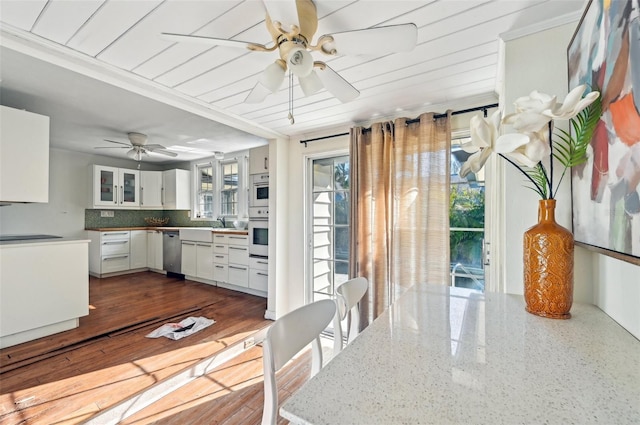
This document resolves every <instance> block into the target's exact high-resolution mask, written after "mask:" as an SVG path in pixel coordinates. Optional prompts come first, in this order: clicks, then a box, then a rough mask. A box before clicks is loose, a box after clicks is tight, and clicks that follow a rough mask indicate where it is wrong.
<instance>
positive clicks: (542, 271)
mask: <svg viewBox="0 0 640 425" xmlns="http://www.w3.org/2000/svg"><path fill="white" fill-rule="evenodd" d="M555 208H556V201H555V199H548V200H541V201H540V204H539V205H538V224H536V225H535V226H533V227H532V228H530V229H529V230H527V231H526V232H525V233H524V299H525V301H526V303H527V307H526V309H527V311H528V312H529V313H531V314H536V315H538V316H543V317H550V318H553V319H568V318H570V317H571V314H570V313H569V310H571V304H572V303H573V234H572V233H571V232H570V231H568V230H567V229H565V228H564V227H562V226H560V225H559V224H558V223H556V220H555Z"/></svg>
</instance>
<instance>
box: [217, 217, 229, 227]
mask: <svg viewBox="0 0 640 425" xmlns="http://www.w3.org/2000/svg"><path fill="white" fill-rule="evenodd" d="M218 221H219V222H220V223H222V227H223V228H224V227H227V222H226V221H225V219H224V217H222V216H221V217H218Z"/></svg>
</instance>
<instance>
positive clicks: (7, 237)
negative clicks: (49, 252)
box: [0, 235, 62, 242]
mask: <svg viewBox="0 0 640 425" xmlns="http://www.w3.org/2000/svg"><path fill="white" fill-rule="evenodd" d="M61 237H62V236H56V235H0V242H4V241H30V240H33V239H58V238H61Z"/></svg>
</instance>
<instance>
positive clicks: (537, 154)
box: [496, 129, 551, 168]
mask: <svg viewBox="0 0 640 425" xmlns="http://www.w3.org/2000/svg"><path fill="white" fill-rule="evenodd" d="M548 135H549V133H548V132H547V131H546V130H545V129H542V130H541V131H538V132H533V133H526V134H522V133H511V134H505V135H504V136H500V138H503V137H505V138H506V137H508V138H517V139H519V141H518V142H517V143H518V144H519V146H518V147H517V148H515V149H514V150H512V151H509V152H497V151H496V152H497V153H502V154H503V155H504V156H506V157H507V158H509V159H511V160H512V161H514V162H515V163H516V164H518V165H521V166H525V167H529V168H533V167H535V166H536V165H537V164H538V163H539V162H540V161H542V160H543V159H544V158H546V157H548V156H549V155H551V146H550V145H549V136H548ZM515 144H516V142H515V141H514V142H512V144H511V145H512V146H514V145H515ZM505 145H506V144H505Z"/></svg>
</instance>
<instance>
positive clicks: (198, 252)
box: [182, 241, 213, 283]
mask: <svg viewBox="0 0 640 425" xmlns="http://www.w3.org/2000/svg"><path fill="white" fill-rule="evenodd" d="M182 274H184V275H185V276H190V277H195V278H199V279H205V281H212V280H213V243H210V242H195V241H182ZM206 283H209V282H206Z"/></svg>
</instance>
